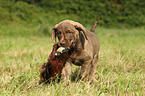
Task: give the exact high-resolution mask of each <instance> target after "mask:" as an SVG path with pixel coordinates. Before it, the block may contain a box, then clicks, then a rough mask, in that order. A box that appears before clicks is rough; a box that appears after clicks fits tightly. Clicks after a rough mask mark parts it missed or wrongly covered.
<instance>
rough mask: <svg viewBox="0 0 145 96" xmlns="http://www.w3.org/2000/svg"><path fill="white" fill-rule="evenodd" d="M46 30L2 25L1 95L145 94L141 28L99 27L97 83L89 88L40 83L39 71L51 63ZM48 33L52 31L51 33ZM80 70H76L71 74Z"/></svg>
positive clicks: (144, 31) (81, 83)
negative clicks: (49, 61) (42, 65)
mask: <svg viewBox="0 0 145 96" xmlns="http://www.w3.org/2000/svg"><path fill="white" fill-rule="evenodd" d="M42 28H43V29H41V28H40V27H39V26H30V27H28V26H22V25H16V24H14V25H1V26H0V41H1V42H0V70H1V71H0V78H1V79H0V95H2V96H3V95H16V96H19V95H26V96H27V95H30V96H46V95H48V96H59V95H63V96H68V95H71V96H76V95H78V96H80V95H82V96H88V95H91V96H96V95H100V96H103V95H107V96H110V95H120V96H124V95H126V96H143V95H144V90H145V50H144V49H145V44H144V41H145V38H144V36H145V29H144V28H143V27H141V28H133V29H115V28H109V29H107V28H102V27H98V28H97V30H96V34H97V35H98V37H99V38H100V42H101V49H100V57H99V62H98V66H97V68H96V70H97V72H96V77H95V78H96V80H97V82H96V83H94V84H91V85H88V84H87V83H86V82H83V81H82V82H79V83H78V82H70V85H68V86H66V84H65V83H59V84H58V83H55V84H53V85H39V84H38V81H39V67H40V65H41V64H42V63H43V62H45V61H46V60H47V58H48V56H49V54H50V52H51V49H52V45H53V43H52V41H51V37H50V35H43V34H44V33H45V29H46V27H45V26H44V27H42ZM50 28H51V26H50ZM89 28H90V27H87V29H89ZM40 30H42V31H40ZM48 30H49V31H48V32H50V30H51V29H48ZM39 31H40V32H41V33H39ZM37 32H38V33H39V34H38V33H37ZM46 33H47V32H46ZM76 68H77V67H76V66H73V68H72V69H73V70H72V73H73V72H74V70H75V69H76Z"/></svg>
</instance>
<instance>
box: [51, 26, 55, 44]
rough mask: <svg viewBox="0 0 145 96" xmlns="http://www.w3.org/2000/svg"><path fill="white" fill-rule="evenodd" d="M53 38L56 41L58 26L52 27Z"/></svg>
mask: <svg viewBox="0 0 145 96" xmlns="http://www.w3.org/2000/svg"><path fill="white" fill-rule="evenodd" d="M51 38H52V41H53V42H54V43H55V41H56V28H52V31H51Z"/></svg>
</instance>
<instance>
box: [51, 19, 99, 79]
mask: <svg viewBox="0 0 145 96" xmlns="http://www.w3.org/2000/svg"><path fill="white" fill-rule="evenodd" d="M97 22H98V20H96V22H95V23H94V25H93V26H92V28H91V31H86V29H85V27H84V26H83V25H81V24H80V23H78V22H74V21H72V20H64V21H62V22H60V23H59V24H56V25H55V27H54V28H53V29H52V40H53V42H54V43H55V41H56V37H58V40H59V42H58V45H59V46H63V47H69V46H72V47H73V49H74V50H73V52H72V54H71V55H70V57H69V58H68V60H67V62H66V64H65V66H64V67H63V69H62V80H64V79H67V78H69V76H70V74H71V63H73V64H75V65H78V66H81V71H80V73H79V79H80V80H87V79H89V82H92V80H93V79H94V78H93V77H94V74H95V71H96V66H97V61H98V56H99V49H100V42H99V39H98V37H97V36H96V35H95V34H94V31H95V27H96V25H97Z"/></svg>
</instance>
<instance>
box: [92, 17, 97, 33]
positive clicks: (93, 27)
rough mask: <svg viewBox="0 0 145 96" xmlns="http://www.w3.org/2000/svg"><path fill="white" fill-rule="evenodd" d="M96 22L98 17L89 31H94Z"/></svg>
mask: <svg viewBox="0 0 145 96" xmlns="http://www.w3.org/2000/svg"><path fill="white" fill-rule="evenodd" d="M97 23H98V19H97V20H96V21H95V23H94V24H93V26H92V28H91V30H90V31H91V32H95V28H96V26H97Z"/></svg>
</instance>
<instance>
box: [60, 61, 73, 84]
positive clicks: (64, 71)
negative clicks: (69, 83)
mask: <svg viewBox="0 0 145 96" xmlns="http://www.w3.org/2000/svg"><path fill="white" fill-rule="evenodd" d="M70 75H71V64H70V63H69V62H66V64H65V66H64V67H63V69H62V72H61V82H62V81H65V80H67V79H68V80H69V76H70Z"/></svg>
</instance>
